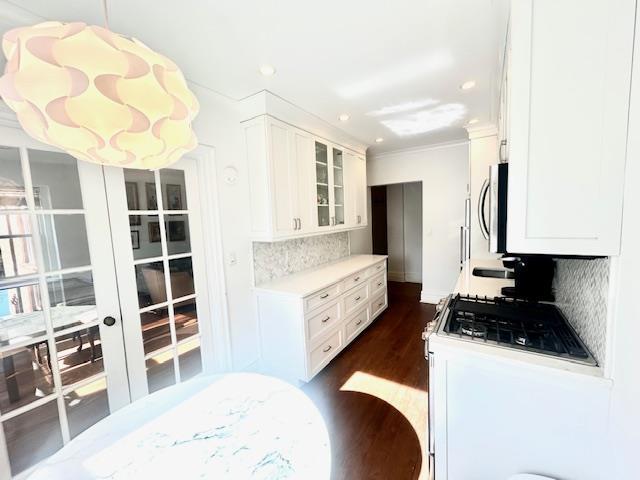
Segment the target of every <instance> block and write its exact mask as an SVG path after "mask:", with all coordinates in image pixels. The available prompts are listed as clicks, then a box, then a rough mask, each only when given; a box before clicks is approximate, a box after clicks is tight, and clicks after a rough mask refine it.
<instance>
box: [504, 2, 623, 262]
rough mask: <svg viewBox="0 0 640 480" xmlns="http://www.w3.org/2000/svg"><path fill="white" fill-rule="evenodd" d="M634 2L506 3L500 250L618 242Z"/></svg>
mask: <svg viewBox="0 0 640 480" xmlns="http://www.w3.org/2000/svg"><path fill="white" fill-rule="evenodd" d="M634 8H635V2H634V1H633V0H614V1H608V0H586V1H585V0H563V1H561V2H558V1H554V0H537V1H536V2H533V1H532V0H524V1H517V2H513V3H512V11H511V15H512V17H511V28H510V38H511V51H512V52H513V53H512V55H511V58H510V62H511V69H510V72H509V73H510V76H511V81H510V106H509V107H510V111H509V123H510V124H509V130H510V131H509V135H510V139H509V140H510V144H509V163H510V165H509V218H508V245H507V248H508V250H509V251H510V252H527V253H553V254H577V255H615V254H617V253H618V252H619V242H620V239H619V237H620V226H621V213H622V184H623V178H624V164H625V154H626V152H625V139H626V134H627V110H628V99H629V89H630V69H631V55H632V39H633V12H634Z"/></svg>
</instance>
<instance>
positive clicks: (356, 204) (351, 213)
mask: <svg viewBox="0 0 640 480" xmlns="http://www.w3.org/2000/svg"><path fill="white" fill-rule="evenodd" d="M344 174H345V183H346V184H347V185H351V188H348V189H347V190H346V191H345V216H346V225H347V226H348V227H353V228H358V227H363V226H365V225H367V222H368V218H367V164H366V161H365V159H364V157H361V156H358V155H354V154H352V153H348V152H347V153H345V156H344Z"/></svg>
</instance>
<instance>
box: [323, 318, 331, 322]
mask: <svg viewBox="0 0 640 480" xmlns="http://www.w3.org/2000/svg"><path fill="white" fill-rule="evenodd" d="M329 320H331V317H327V318H325V319H323V320H322V323H327V322H328V321H329Z"/></svg>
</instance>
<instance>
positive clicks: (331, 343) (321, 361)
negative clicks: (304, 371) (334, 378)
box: [309, 330, 342, 375]
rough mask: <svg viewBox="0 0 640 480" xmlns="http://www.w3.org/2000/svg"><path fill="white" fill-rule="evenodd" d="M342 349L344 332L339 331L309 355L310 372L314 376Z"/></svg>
mask: <svg viewBox="0 0 640 480" xmlns="http://www.w3.org/2000/svg"><path fill="white" fill-rule="evenodd" d="M341 348H342V331H341V330H338V331H336V332H335V333H334V334H333V335H331V336H330V337H329V338H327V339H326V340H325V341H324V342H322V343H321V344H320V345H318V347H316V348H315V349H314V350H312V351H311V353H310V354H309V371H310V372H311V375H314V374H315V373H316V372H317V371H318V370H320V369H321V368H322V367H323V366H324V365H325V364H326V363H327V362H328V361H329V360H330V359H332V358H333V357H334V355H336V353H338V352H339V351H340V349H341Z"/></svg>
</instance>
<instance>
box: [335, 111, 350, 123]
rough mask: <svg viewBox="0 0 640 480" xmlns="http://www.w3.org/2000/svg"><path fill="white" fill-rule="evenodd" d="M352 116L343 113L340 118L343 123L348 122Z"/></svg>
mask: <svg viewBox="0 0 640 480" xmlns="http://www.w3.org/2000/svg"><path fill="white" fill-rule="evenodd" d="M350 118H351V116H350V115H349V114H348V113H343V114H341V115H340V116H339V117H338V120H340V121H341V122H348V121H349V119H350Z"/></svg>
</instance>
